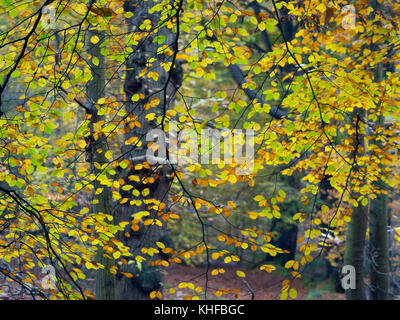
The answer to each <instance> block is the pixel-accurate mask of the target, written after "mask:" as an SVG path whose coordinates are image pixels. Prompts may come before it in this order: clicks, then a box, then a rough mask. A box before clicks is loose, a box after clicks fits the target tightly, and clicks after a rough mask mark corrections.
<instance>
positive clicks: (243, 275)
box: [236, 270, 246, 278]
mask: <svg viewBox="0 0 400 320" xmlns="http://www.w3.org/2000/svg"><path fill="white" fill-rule="evenodd" d="M236 274H237V276H238V277H240V278H244V277H245V276H246V274H245V273H244V272H243V271H240V270H237V271H236Z"/></svg>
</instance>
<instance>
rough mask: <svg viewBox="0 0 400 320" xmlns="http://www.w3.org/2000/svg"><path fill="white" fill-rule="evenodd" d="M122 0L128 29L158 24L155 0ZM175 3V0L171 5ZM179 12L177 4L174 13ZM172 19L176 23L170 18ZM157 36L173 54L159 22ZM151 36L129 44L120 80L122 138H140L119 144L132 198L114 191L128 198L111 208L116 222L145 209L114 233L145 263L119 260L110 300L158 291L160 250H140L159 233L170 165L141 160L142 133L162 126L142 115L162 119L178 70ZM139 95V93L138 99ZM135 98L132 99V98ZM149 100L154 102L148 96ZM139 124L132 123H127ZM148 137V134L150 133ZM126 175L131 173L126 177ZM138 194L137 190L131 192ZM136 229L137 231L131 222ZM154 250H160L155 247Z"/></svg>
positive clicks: (171, 40)
mask: <svg viewBox="0 0 400 320" xmlns="http://www.w3.org/2000/svg"><path fill="white" fill-rule="evenodd" d="M138 3H139V2H137V1H126V2H125V4H124V9H125V11H130V12H132V13H133V17H132V18H129V19H128V24H129V31H130V32H138V29H137V27H138V26H140V25H141V24H142V23H143V21H144V20H145V19H150V20H151V21H152V25H153V26H157V25H158V23H159V22H160V17H159V15H158V13H152V14H150V13H149V9H150V8H151V7H152V6H154V5H156V4H157V2H153V1H148V2H140V6H139V5H138ZM175 5H176V4H175ZM179 10H181V9H180V8H179V9H178V11H179ZM174 23H176V22H174ZM157 35H158V36H164V37H165V41H164V43H163V45H164V44H168V45H169V47H170V49H171V50H172V51H173V52H175V50H176V49H177V48H176V43H177V34H174V32H172V30H171V29H168V28H166V27H165V26H163V27H161V28H160V29H159V30H158V31H157ZM154 36H155V35H151V36H149V37H148V38H147V39H145V40H144V41H141V42H140V44H138V45H137V46H135V47H134V48H133V49H134V51H133V53H132V54H131V56H130V58H129V60H128V62H127V68H128V70H127V73H126V79H125V85H124V90H125V95H126V111H127V113H128V114H129V117H128V119H127V122H126V134H125V141H128V140H130V139H132V138H133V137H137V138H138V140H140V141H141V143H142V144H141V146H139V145H137V144H135V143H133V144H128V145H125V146H124V147H123V149H122V151H123V154H125V155H126V159H129V160H130V166H129V167H128V168H127V169H126V170H125V171H124V172H122V173H121V177H123V179H124V181H125V184H132V185H133V190H137V191H136V196H135V195H132V190H131V191H124V190H122V189H121V190H120V193H121V195H122V197H126V198H129V199H130V200H131V201H128V202H126V203H125V204H122V205H120V206H119V207H118V209H117V214H116V215H117V221H118V222H121V221H127V222H131V221H132V220H133V219H134V216H135V214H137V213H139V212H146V214H148V215H147V216H144V217H142V219H139V220H140V221H137V222H135V223H132V224H129V225H128V226H127V227H126V228H125V230H124V232H121V233H120V236H119V237H120V240H121V241H122V242H123V243H124V245H126V246H127V247H129V248H130V252H131V253H132V254H133V256H134V257H136V256H137V255H141V256H143V257H144V258H146V260H145V261H141V262H137V261H135V260H132V261H131V262H130V263H125V264H124V263H122V264H121V265H120V266H119V272H118V273H117V280H116V281H117V285H116V298H117V299H124V300H133V299H149V294H150V293H151V292H152V291H161V282H162V272H161V269H160V268H161V267H160V266H157V264H158V262H159V261H160V259H161V256H160V254H154V255H153V256H149V255H147V254H143V252H142V249H146V248H157V245H156V242H157V241H160V238H161V237H162V236H163V235H164V233H165V224H166V222H165V221H164V220H163V219H162V215H163V214H165V213H166V211H167V210H168V191H169V188H170V183H171V177H170V176H171V168H170V167H169V166H167V165H161V164H159V165H151V166H150V165H149V164H148V163H146V161H145V159H146V152H147V150H148V149H147V148H148V146H147V144H148V143H149V141H146V135H147V134H148V133H149V132H150V130H152V129H155V128H158V129H161V128H163V127H162V126H158V125H157V123H156V122H155V121H151V120H149V119H148V118H146V116H147V115H148V114H150V113H156V115H157V116H161V117H164V116H165V112H166V110H167V109H168V108H169V105H170V104H172V103H173V97H174V94H175V88H176V87H177V86H179V85H180V84H179V80H178V79H179V78H180V77H179V74H180V71H178V70H179V68H171V69H170V70H169V71H166V70H165V69H164V67H163V66H162V64H161V60H163V61H164V63H165V62H174V63H173V64H174V65H175V66H177V63H176V61H175V60H174V59H175V58H174V55H172V56H171V55H164V54H163V53H160V52H157V51H158V49H159V48H160V47H161V46H162V45H159V44H157V43H156V42H154V41H153V38H154ZM145 68H147V70H148V71H152V72H156V73H157V75H158V77H156V78H151V77H147V75H143V76H140V73H141V72H142V71H144V69H145ZM137 94H139V95H142V98H141V99H140V100H139V101H136V102H135V101H132V97H133V96H135V95H137ZM143 97H145V98H144V99H143ZM150 99H156V100H157V99H158V100H159V104H158V106H153V107H151V108H148V107H147V106H146V103H148V102H150V101H151V100H150ZM133 100H136V99H133ZM153 101H155V100H153ZM136 122H138V123H140V125H137V124H136V125H132V124H133V123H136ZM151 138H152V137H151ZM130 177H135V178H133V179H131V178H130ZM137 192H139V193H137ZM148 219H154V220H153V223H151V224H150V225H146V224H145V223H144V221H146V220H148ZM157 221H158V222H159V223H161V224H162V226H160V225H159V223H158V222H157ZM135 225H136V226H138V227H139V229H137V227H136V226H135ZM159 250H160V249H159ZM121 272H124V273H130V274H132V275H133V277H132V278H127V277H125V276H124V275H123V273H121Z"/></svg>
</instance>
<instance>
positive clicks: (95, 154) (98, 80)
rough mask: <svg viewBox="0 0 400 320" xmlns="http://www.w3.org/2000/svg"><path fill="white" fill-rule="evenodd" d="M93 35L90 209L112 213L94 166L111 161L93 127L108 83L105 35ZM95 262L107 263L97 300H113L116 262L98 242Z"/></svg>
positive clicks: (88, 104) (97, 279)
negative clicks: (95, 39) (103, 50)
mask: <svg viewBox="0 0 400 320" xmlns="http://www.w3.org/2000/svg"><path fill="white" fill-rule="evenodd" d="M92 36H98V37H99V39H100V41H99V42H98V43H97V44H93V43H91V42H90V40H89V41H88V43H89V44H88V52H89V54H90V55H91V56H92V59H93V58H94V57H96V58H97V59H98V60H99V63H98V65H95V64H93V63H92V62H90V68H91V72H92V77H93V78H92V80H90V81H89V82H88V84H87V91H86V96H87V101H86V112H87V113H88V115H89V116H90V124H89V127H90V131H91V132H90V135H89V137H88V139H87V146H86V151H87V155H86V160H87V161H88V162H89V163H90V172H91V173H92V174H93V175H94V176H95V177H97V178H96V180H94V181H93V187H94V192H93V198H92V208H91V209H92V212H93V213H104V214H112V210H113V200H112V191H111V188H110V187H107V186H105V185H103V184H101V183H100V179H99V177H100V176H101V175H105V174H106V173H105V172H102V170H101V169H99V166H97V167H96V166H95V163H98V164H100V165H102V164H104V163H107V162H108V161H107V159H106V157H105V152H106V151H107V149H108V146H107V139H106V137H105V136H104V134H96V133H95V131H94V129H93V125H94V124H95V123H97V122H99V121H101V120H102V119H103V118H104V117H103V116H99V115H98V113H97V108H96V103H97V101H98V99H100V98H102V97H104V93H105V85H106V82H105V70H106V67H105V58H104V56H103V55H102V54H101V53H100V45H101V44H102V43H103V38H104V34H103V33H102V32H97V31H96V30H89V31H88V33H87V37H88V39H91V37H92ZM98 176H99V177H98ZM99 188H103V191H102V192H101V193H100V194H96V190H97V189H99ZM96 261H97V262H98V263H100V264H102V265H103V266H104V269H97V270H96V275H95V283H96V289H95V293H96V299H98V300H113V299H114V285H115V282H114V281H115V277H114V275H113V274H111V272H110V267H111V266H112V265H113V261H112V260H111V258H108V257H107V256H106V255H105V253H104V251H103V246H102V245H99V247H98V251H97V255H96Z"/></svg>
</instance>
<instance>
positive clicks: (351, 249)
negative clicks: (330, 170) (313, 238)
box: [344, 109, 368, 300]
mask: <svg viewBox="0 0 400 320" xmlns="http://www.w3.org/2000/svg"><path fill="white" fill-rule="evenodd" d="M352 115H353V117H352V118H353V121H354V123H355V131H356V133H355V136H354V137H353V142H354V150H353V154H352V158H353V162H352V169H351V172H350V174H351V176H350V179H352V180H353V181H350V184H352V185H351V190H352V191H351V198H353V199H357V198H358V192H357V191H356V188H358V187H357V186H360V185H362V184H363V181H364V179H363V178H361V181H358V183H357V184H356V183H355V181H354V179H355V177H357V173H359V172H358V166H357V158H358V157H359V156H360V155H362V154H363V153H364V152H365V151H364V150H365V139H364V135H363V134H362V133H361V132H360V123H362V122H363V121H364V119H365V110H363V109H355V110H354V112H353V114H352ZM359 174H360V176H361V177H362V175H363V173H362V172H360V173H359ZM352 209H353V214H352V217H351V221H350V223H349V226H348V229H347V236H346V249H345V254H344V265H351V266H353V267H354V269H355V277H356V281H355V284H356V287H355V288H354V289H352V288H350V289H347V290H345V293H346V298H347V299H348V300H365V299H366V296H365V290H364V256H365V242H366V233H367V225H368V209H367V207H364V206H362V205H361V204H359V205H358V206H357V207H353V208H352Z"/></svg>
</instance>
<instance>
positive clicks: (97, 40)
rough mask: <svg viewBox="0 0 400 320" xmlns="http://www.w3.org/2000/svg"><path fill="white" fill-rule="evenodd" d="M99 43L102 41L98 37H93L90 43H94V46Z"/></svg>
mask: <svg viewBox="0 0 400 320" xmlns="http://www.w3.org/2000/svg"><path fill="white" fill-rule="evenodd" d="M99 41H100V39H99V37H98V36H92V37H91V38H90V42H91V43H93V44H96V43H98V42H99Z"/></svg>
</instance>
